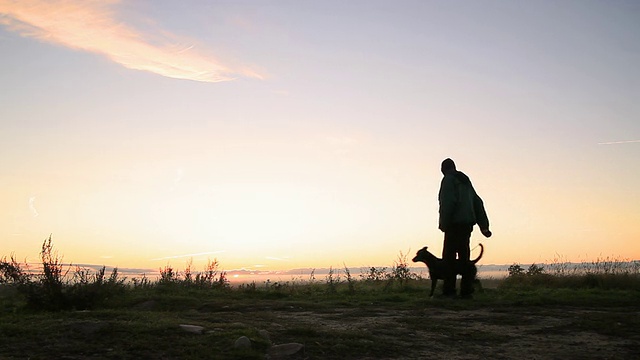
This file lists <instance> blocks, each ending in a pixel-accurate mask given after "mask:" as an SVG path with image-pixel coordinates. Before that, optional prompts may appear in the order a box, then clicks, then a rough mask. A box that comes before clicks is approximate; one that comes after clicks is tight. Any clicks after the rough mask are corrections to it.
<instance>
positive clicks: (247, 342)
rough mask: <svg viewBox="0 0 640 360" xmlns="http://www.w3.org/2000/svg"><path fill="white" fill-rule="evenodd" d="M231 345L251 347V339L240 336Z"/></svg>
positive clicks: (237, 347)
mask: <svg viewBox="0 0 640 360" xmlns="http://www.w3.org/2000/svg"><path fill="white" fill-rule="evenodd" d="M233 347H234V348H236V349H251V340H249V338H248V337H246V336H240V337H239V338H238V340H236V342H235V344H233Z"/></svg>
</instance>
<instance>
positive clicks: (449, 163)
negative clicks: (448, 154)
mask: <svg viewBox="0 0 640 360" xmlns="http://www.w3.org/2000/svg"><path fill="white" fill-rule="evenodd" d="M440 170H441V171H442V174H443V175H446V174H448V173H450V172H454V171H456V163H454V162H453V160H451V159H449V158H446V159H444V160H443V161H442V165H441V166H440Z"/></svg>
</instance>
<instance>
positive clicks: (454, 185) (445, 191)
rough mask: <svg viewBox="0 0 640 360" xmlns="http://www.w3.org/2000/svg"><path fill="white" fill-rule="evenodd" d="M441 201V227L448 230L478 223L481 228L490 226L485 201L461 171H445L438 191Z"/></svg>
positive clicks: (439, 200)
mask: <svg viewBox="0 0 640 360" xmlns="http://www.w3.org/2000/svg"><path fill="white" fill-rule="evenodd" d="M438 202H439V203H440V220H439V226H438V227H439V229H440V230H442V231H447V230H448V229H450V228H451V227H452V226H469V227H472V226H473V225H475V224H478V225H479V226H480V228H481V229H488V228H489V219H488V218H487V212H486V211H485V209H484V203H483V202H482V199H481V198H480V196H478V194H476V191H475V190H474V189H473V185H471V180H470V179H469V177H468V176H467V175H465V174H464V173H462V172H461V171H457V170H453V171H450V172H447V173H445V175H444V177H443V178H442V182H441V183H440V192H439V193H438Z"/></svg>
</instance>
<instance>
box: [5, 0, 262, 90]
mask: <svg viewBox="0 0 640 360" xmlns="http://www.w3.org/2000/svg"><path fill="white" fill-rule="evenodd" d="M118 2H120V0H102V1H96V0H94V1H91V0H56V1H49V0H0V24H3V25H5V26H7V27H8V28H9V29H10V30H11V31H14V32H17V33H19V34H20V35H22V36H25V37H31V38H36V39H39V40H41V41H45V42H49V43H53V44H58V45H62V46H65V47H68V48H71V49H76V50H81V51H87V52H92V53H96V54H101V55H104V56H106V57H108V58H109V59H111V60H112V61H114V62H116V63H118V64H120V65H122V66H124V67H126V68H129V69H134V70H143V71H148V72H152V73H155V74H158V75H162V76H166V77H170V78H176V79H186V80H194V81H203V82H219V81H229V80H233V79H234V78H236V77H237V76H246V77H254V78H259V79H262V78H263V76H261V75H260V74H259V73H257V72H255V71H253V70H250V69H248V68H247V67H243V66H240V67H237V68H235V69H234V68H231V67H228V66H225V65H223V64H222V63H221V62H220V61H218V60H216V59H214V58H213V57H212V56H209V55H206V54H205V53H203V52H199V51H198V50H197V47H196V45H195V44H193V43H190V41H176V37H175V36H173V35H171V34H167V33H166V32H164V31H162V30H158V31H156V33H157V34H162V35H160V36H161V37H160V39H158V41H156V42H155V43H152V42H151V41H150V40H149V36H145V34H143V33H141V32H139V31H137V30H136V29H134V28H132V27H130V26H128V25H127V24H124V23H122V22H119V21H117V20H116V16H115V13H114V11H113V6H112V5H114V4H117V3H118ZM154 36H157V35H154ZM184 44H187V45H184Z"/></svg>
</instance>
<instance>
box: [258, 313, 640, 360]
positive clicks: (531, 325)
mask: <svg viewBox="0 0 640 360" xmlns="http://www.w3.org/2000/svg"><path fill="white" fill-rule="evenodd" d="M272 314H273V316H274V318H275V320H274V323H272V324H270V326H269V331H270V332H272V334H273V335H272V336H273V337H274V338H276V339H277V338H278V337H279V333H282V332H283V329H286V328H302V329H304V328H309V327H312V328H314V329H315V332H314V334H330V333H340V334H346V333H359V334H370V337H369V336H364V339H370V341H372V342H373V343H377V344H381V343H382V344H387V345H388V347H389V348H391V349H392V351H385V350H384V349H383V350H382V351H380V352H378V354H371V353H369V351H367V350H366V346H365V347H364V348H363V354H362V356H358V355H357V354H354V353H353V352H352V351H346V352H347V353H349V354H350V355H349V356H348V357H349V358H360V359H638V358H640V329H638V328H630V327H635V326H634V324H635V323H636V322H637V320H632V321H631V322H628V321H627V320H628V319H629V317H636V318H637V317H638V312H637V309H629V308H614V309H611V308H609V309H606V310H602V309H585V308H571V307H537V306H536V307H507V308H491V307H489V308H475V309H472V310H470V309H466V310H456V309H447V308H440V307H437V306H428V307H425V308H424V309H417V310H416V309H410V310H390V309H389V308H388V307H368V308H366V309H365V310H364V311H363V310H362V309H354V308H335V309H333V310H331V311H326V310H325V311H322V312H317V311H305V310H303V309H300V310H299V311H295V309H292V310H289V311H285V310H276V311H273V312H272ZM618 320H620V321H618ZM287 334H288V336H286V337H287V339H286V340H291V341H295V340H296V339H295V333H294V332H287ZM283 340H285V339H283ZM331 341H332V340H331V338H323V337H319V338H318V339H316V340H315V341H313V342H311V343H310V344H307V346H306V354H305V356H302V357H301V358H322V353H323V352H325V351H326V350H327V349H325V347H326V346H327V345H328V346H330V344H327V343H330V342H331ZM353 341H354V342H360V341H362V339H356V338H354V339H353ZM339 345H340V346H343V347H347V348H348V347H349V346H350V345H349V344H348V343H344V342H341V343H340V344H339ZM357 345H359V344H356V346H357ZM345 350H348V349H345ZM314 351H318V352H319V354H318V353H314ZM318 355H319V356H318ZM326 355H332V353H330V352H329V353H326ZM333 355H337V354H336V353H333Z"/></svg>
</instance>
